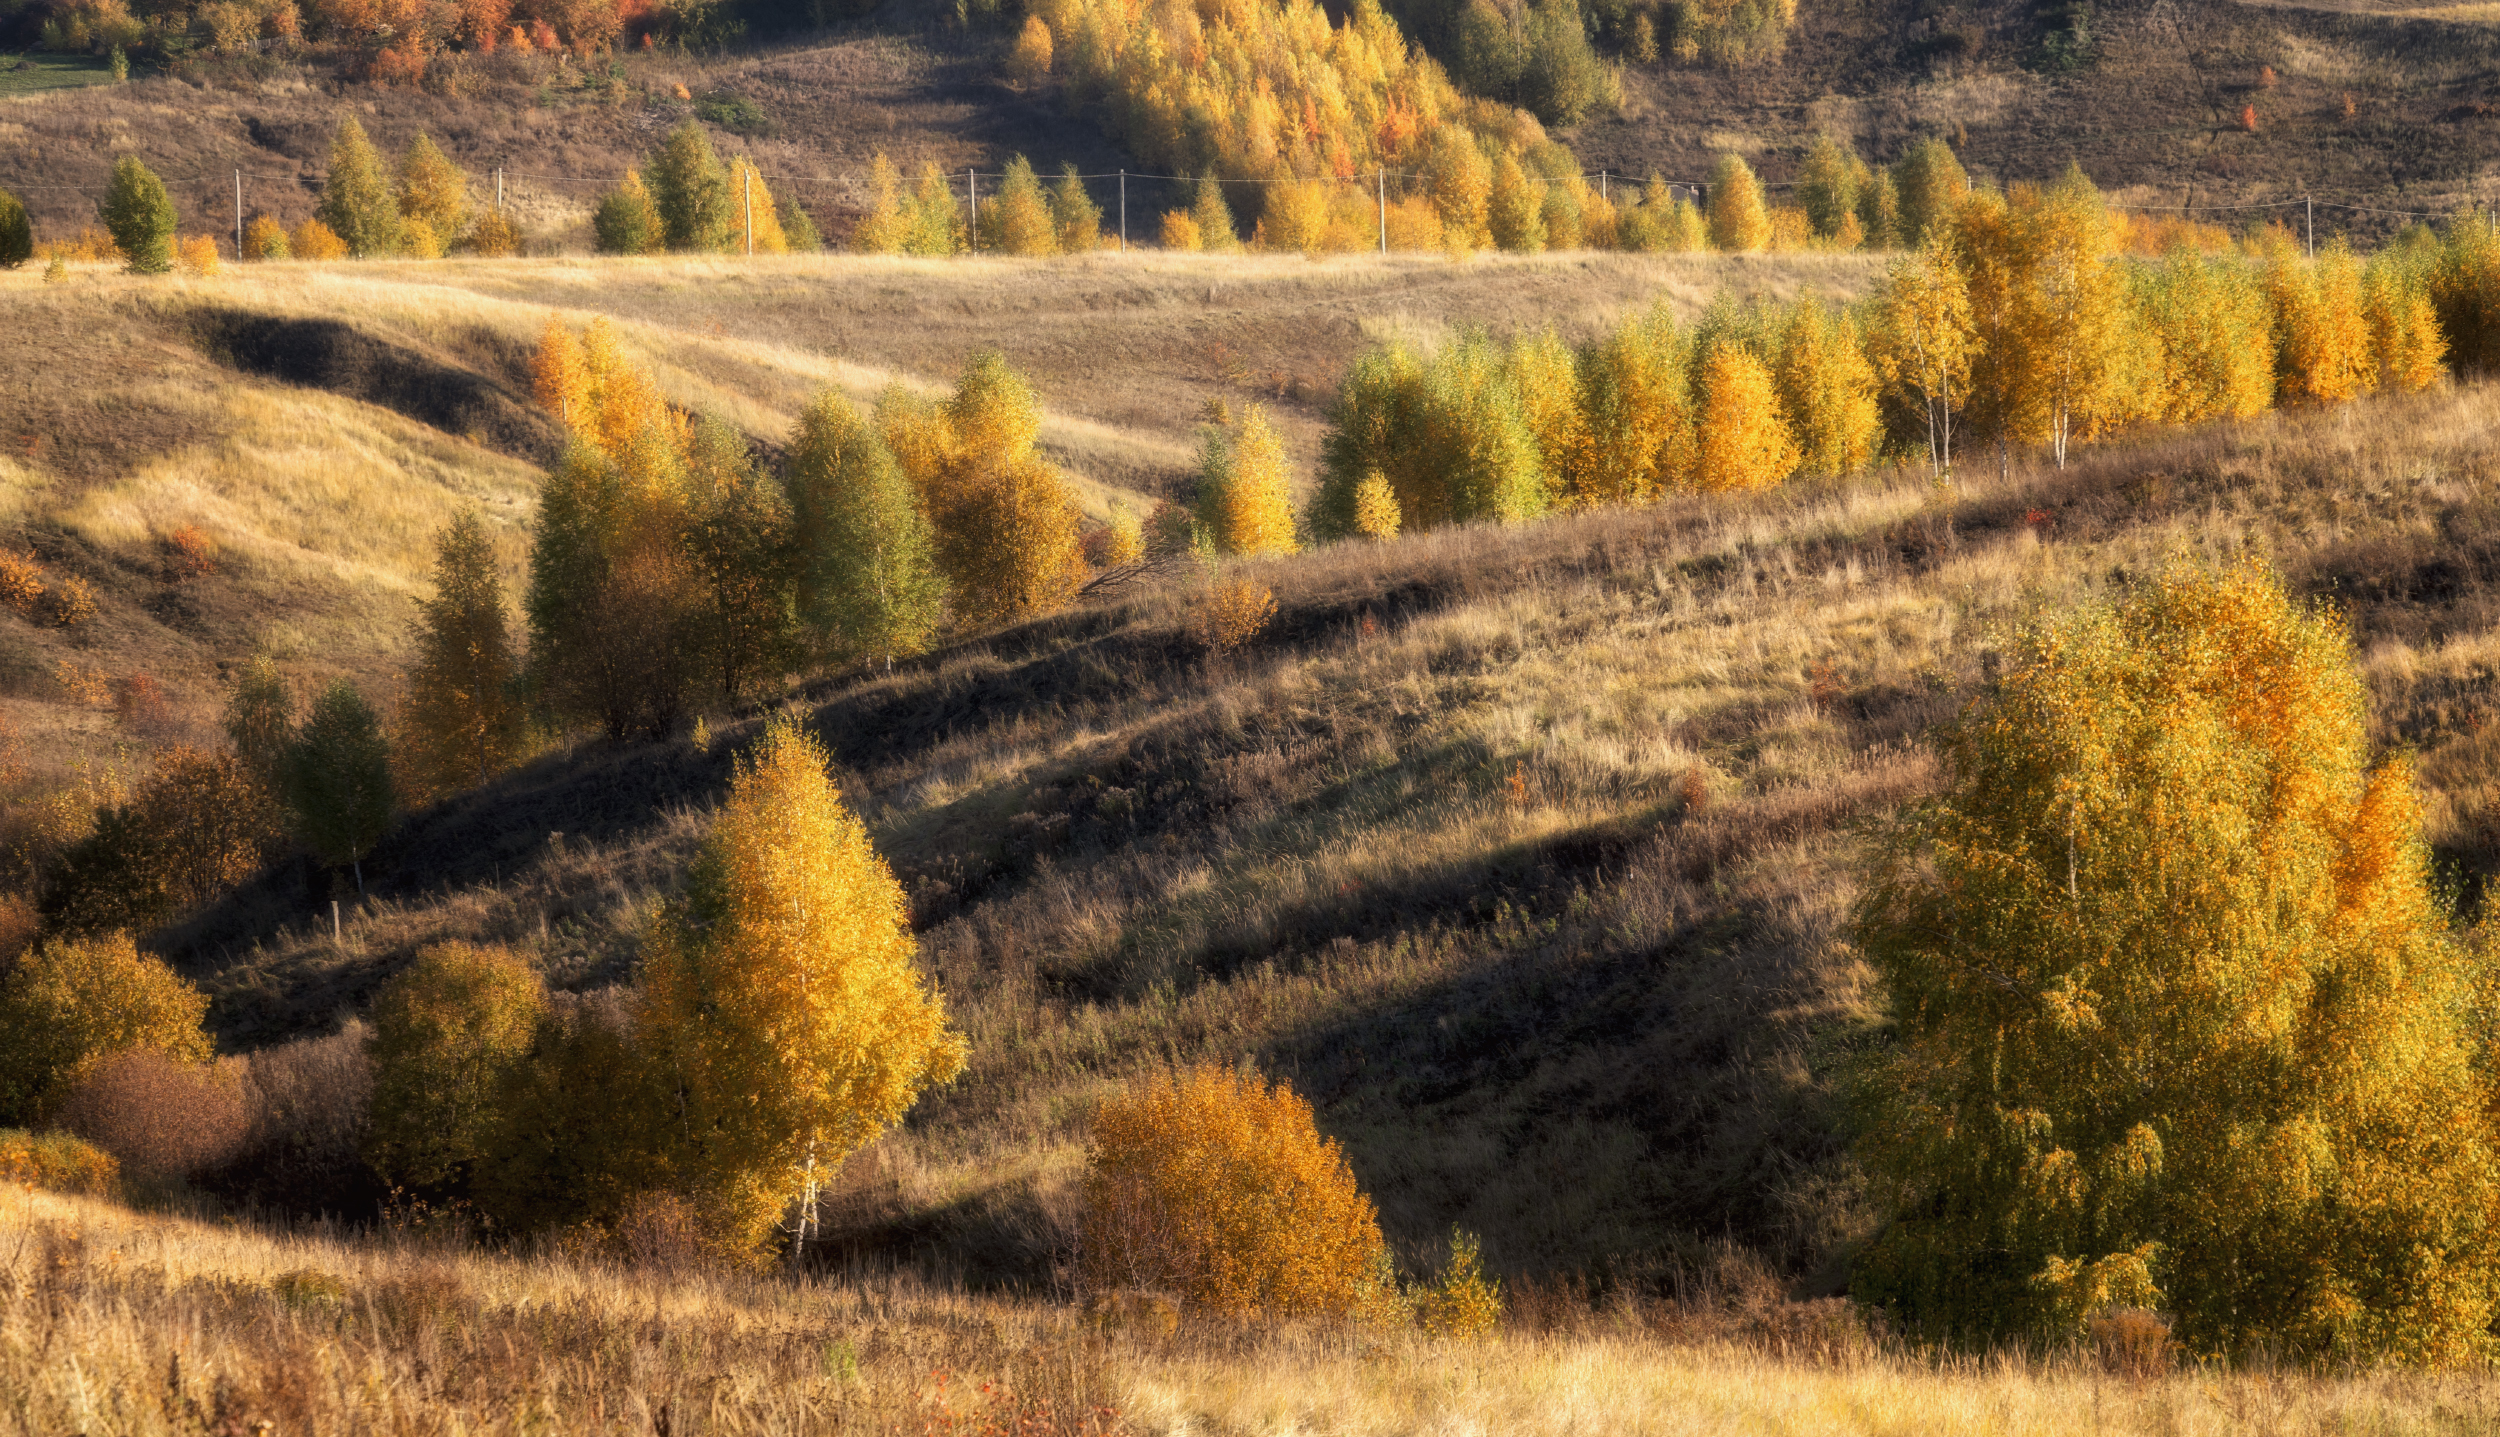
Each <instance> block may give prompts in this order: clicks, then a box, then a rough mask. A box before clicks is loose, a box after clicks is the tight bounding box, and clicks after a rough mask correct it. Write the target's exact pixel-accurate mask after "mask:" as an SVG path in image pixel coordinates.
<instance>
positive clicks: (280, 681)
mask: <svg viewBox="0 0 2500 1437" xmlns="http://www.w3.org/2000/svg"><path fill="white" fill-rule="evenodd" d="M225 730H226V738H227V740H228V741H229V742H231V743H233V745H234V752H235V757H237V758H239V759H241V760H242V761H243V767H244V769H245V771H246V772H248V773H250V774H251V776H252V777H253V778H254V779H255V780H257V781H258V782H259V783H260V785H261V786H262V787H263V788H266V789H268V790H269V791H270V792H271V793H273V794H274V793H276V792H278V790H279V773H280V771H281V770H282V769H283V768H284V766H285V763H286V748H287V745H288V744H289V743H292V742H293V741H294V738H295V695H294V693H293V691H292V690H290V689H289V688H288V687H287V682H286V676H285V675H284V674H281V673H279V672H278V661H277V660H276V659H274V658H271V657H270V656H269V655H268V654H266V653H259V654H254V655H252V657H250V658H249V659H246V660H245V661H244V663H243V666H242V668H241V669H240V670H239V671H238V672H237V673H236V674H235V676H234V692H233V693H231V694H228V695H227V696H226V716H225Z"/></svg>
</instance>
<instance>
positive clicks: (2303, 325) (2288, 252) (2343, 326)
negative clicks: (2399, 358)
mask: <svg viewBox="0 0 2500 1437" xmlns="http://www.w3.org/2000/svg"><path fill="white" fill-rule="evenodd" d="M2262 282H2263V284H2264V286H2265V290H2266V297H2267V298H2268V299H2269V300H2271V301H2272V302H2273V305H2274V318H2275V386H2276V391H2277V392H2278V393H2279V394H2280V395H2281V396H2282V398H2283V399H2284V401H2285V402H2287V403H2308V404H2341V403H2342V402H2344V401H2345V400H2347V399H2350V398H2352V397H2353V396H2354V395H2356V394H2359V393H2361V392H2362V390H2363V389H2365V388H2366V387H2367V385H2368V381H2369V377H2370V368H2371V354H2370V327H2369V321H2368V317H2367V316H2366V314H2365V313H2364V312H2363V298H2362V288H2361V265H2360V262H2359V261H2358V260H2356V259H2354V258H2353V254H2352V250H2351V249H2350V248H2349V247H2348V246H2346V245H2345V244H2344V242H2343V241H2342V240H2340V239H2339V240H2335V241H2332V242H2330V243H2329V244H2328V245H2327V246H2326V248H2325V249H2324V250H2323V251H2322V252H2321V253H2320V254H2319V255H2318V258H2317V259H2316V260H2315V261H2314V262H2311V261H2307V260H2304V259H2302V258H2301V256H2300V254H2299V252H2298V251H2297V250H2296V249H2295V248H2294V247H2293V246H2292V244H2291V243H2290V241H2289V240H2288V239H2287V238H2283V237H2279V236H2278V237H2276V238H2275V239H2274V240H2273V241H2272V242H2271V243H2270V244H2269V246H2268V248H2267V254H2266V258H2265V267H2264V270H2263V280H2262Z"/></svg>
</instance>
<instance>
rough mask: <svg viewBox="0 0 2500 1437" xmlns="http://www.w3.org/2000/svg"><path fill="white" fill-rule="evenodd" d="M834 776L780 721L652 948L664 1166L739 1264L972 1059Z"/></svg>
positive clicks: (794, 1224)
mask: <svg viewBox="0 0 2500 1437" xmlns="http://www.w3.org/2000/svg"><path fill="white" fill-rule="evenodd" d="M825 766H826V758H825V753H824V750H823V749H822V748H820V747H818V746H817V744H816V742H815V741H814V740H813V739H811V738H809V737H808V736H807V734H806V733H805V732H804V731H802V730H801V729H800V728H798V727H797V726H796V725H795V724H791V723H788V722H786V721H782V720H775V721H774V722H772V723H771V724H769V725H767V726H766V728H765V730H764V735H763V737H762V738H761V739H760V740H759V741H758V742H757V744H756V746H755V749H754V751H753V752H752V753H750V754H749V755H747V756H745V757H744V758H742V759H741V761H740V762H739V765H738V773H737V777H736V779H735V780H734V781H733V783H732V785H731V788H730V794H729V798H728V801H727V802H726V803H724V804H723V805H722V806H721V809H720V812H719V815H718V816H717V817H716V818H714V819H713V821H712V831H711V834H710V835H709V836H708V837H707V838H706V839H705V840H704V845H703V851H702V854H701V856H700V857H699V858H698V859H697V860H696V862H695V866H694V869H693V871H692V872H691V873H690V874H689V875H688V877H687V881H686V889H685V892H684V894H683V896H681V897H679V898H677V899H675V900H673V901H671V902H670V903H669V904H668V905H667V906H666V907H665V908H664V909H663V910H662V911H661V913H660V915H659V916H658V918H657V919H655V920H654V921H653V923H652V925H651V929H650V931H649V933H648V934H647V935H646V937H645V940H644V947H643V955H642V969H641V976H642V1002H641V1016H640V1032H641V1036H642V1041H643V1042H644V1043H645V1044H646V1045H647V1046H648V1049H649V1051H650V1053H651V1055H652V1059H653V1061H656V1062H658V1063H660V1064H662V1065H663V1071H664V1073H665V1076H666V1080H667V1082H668V1084H669V1086H670V1088H671V1089H672V1090H673V1094H674V1102H673V1105H672V1112H673V1114H674V1120H673V1122H672V1123H671V1125H670V1132H669V1134H668V1138H667V1142H668V1146H669V1149H670V1152H671V1162H670V1167H671V1169H672V1170H673V1171H674V1172H675V1174H676V1175H677V1178H678V1181H679V1182H680V1183H681V1184H682V1186H683V1187H684V1188H685V1189H686V1195H687V1196H688V1197H689V1198H690V1199H691V1200H692V1201H693V1202H694V1204H695V1207H696V1210H697V1212H698V1213H699V1214H700V1215H701V1217H702V1220H703V1223H704V1226H705V1230H706V1232H707V1234H708V1236H709V1238H710V1240H711V1241H712V1242H713V1243H714V1244H715V1245H716V1246H717V1247H718V1248H720V1249H721V1250H722V1251H724V1252H726V1253H741V1252H744V1253H752V1252H754V1251H756V1250H757V1248H758V1247H759V1246H760V1244H761V1243H762V1242H763V1240H764V1239H765V1237H766V1235H767V1234H768V1233H770V1232H771V1231H772V1229H773V1227H774V1225H775V1223H776V1222H779V1221H780V1220H782V1218H783V1217H784V1215H785V1214H788V1215H789V1218H790V1220H789V1225H788V1236H789V1239H790V1244H791V1248H792V1251H793V1252H794V1253H795V1252H797V1251H798V1250H799V1249H800V1248H801V1246H802V1245H803V1244H804V1243H805V1241H806V1239H807V1237H808V1236H809V1234H810V1233H811V1232H812V1230H813V1224H814V1221H815V1213H814V1207H815V1199H816V1193H817V1188H818V1185H819V1183H820V1182H821V1180H822V1178H823V1176H824V1175H825V1174H826V1173H827V1172H828V1171H830V1170H831V1168H832V1167H834V1166H835V1165H837V1164H839V1163H840V1162H841V1160H842V1159H843V1158H845V1157H847V1156H849V1155H850V1154H851V1153H852V1152H854V1151H856V1150H857V1149H858V1148H859V1147H860V1146H861V1145H862V1144H864V1143H866V1142H868V1141H869V1140H870V1139H871V1138H874V1137H875V1136H876V1135H877V1134H878V1133H879V1132H881V1131H883V1130H884V1129H885V1128H887V1127H890V1126H892V1125H893V1124H894V1123H896V1122H899V1121H900V1120H901V1119H902V1116H903V1114H904V1112H905V1111H906V1110H908V1109H909V1108H910V1107H911V1105H912V1103H913V1101H914V1100H915V1099H917V1098H918V1097H919V1095H920V1093H921V1092H922V1090H924V1089H926V1088H927V1087H929V1086H930V1085H931V1084H936V1083H945V1082H949V1081H952V1080H953V1078H954V1077H955V1075H956V1074H957V1073H959V1072H961V1071H962V1069H963V1065H964V1041H963V1039H962V1038H961V1037H960V1036H959V1035H957V1034H956V1033H955V1032H953V1031H952V1030H950V1029H949V1028H948V1027H947V1025H946V1006H945V1002H944V1000H943V999H942V998H941V997H940V996H939V995H938V993H937V992H936V991H935V989H934V988H933V987H932V986H931V985H930V984H929V982H928V980H927V979H926V978H925V977H923V976H922V974H921V971H920V968H919V966H918V964H917V962H916V961H915V960H916V958H917V954H918V945H917V943H916V942H915V941H914V940H913V938H912V933H911V910H910V904H909V903H908V901H907V900H906V899H905V898H904V896H903V888H902V885H901V884H900V883H897V882H896V881H895V878H894V872H893V870H892V869H890V868H888V867H887V866H886V862H885V860H884V859H883V858H880V857H879V856H878V855H877V851H876V849H875V848H873V847H872V846H871V845H870V844H869V841H868V830H867V828H866V827H865V826H864V825H862V824H861V823H860V821H859V819H858V818H857V817H855V816H854V815H853V814H852V813H851V811H850V810H849V809H848V808H847V807H845V806H844V805H843V803H842V797H841V795H840V793H838V792H837V791H836V790H835V788H834V786H833V781H832V779H831V778H830V777H828V776H827V774H826V771H825Z"/></svg>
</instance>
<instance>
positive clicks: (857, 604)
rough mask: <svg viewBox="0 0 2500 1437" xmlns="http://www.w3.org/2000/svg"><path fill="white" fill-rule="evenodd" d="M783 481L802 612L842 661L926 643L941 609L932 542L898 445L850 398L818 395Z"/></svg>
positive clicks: (913, 649) (903, 654)
mask: <svg viewBox="0 0 2500 1437" xmlns="http://www.w3.org/2000/svg"><path fill="white" fill-rule="evenodd" d="M782 483H783V487H784V492H785V493H786V494H787V496H788V499H789V504H790V512H791V528H792V533H793V540H794V543H795V546H796V548H797V553H798V605H799V613H800V615H801V617H802V619H803V620H804V622H805V623H806V624H807V625H808V627H809V629H810V630H811V631H812V633H813V635H814V637H815V639H816V642H817V644H818V645H819V647H820V648H821V649H822V650H823V651H824V652H825V653H826V654H828V655H829V656H832V657H835V658H837V659H842V660H852V661H871V662H873V661H877V660H883V661H885V662H887V663H892V662H893V661H894V660H895V659H898V658H908V657H910V656H912V655H913V654H917V653H921V652H923V651H925V650H926V649H927V648H928V646H929V642H930V640H931V639H932V638H933V637H934V636H935V635H936V633H937V629H938V625H939V622H940V620H941V618H942V617H943V611H944V604H945V584H944V583H943V581H941V580H940V579H939V578H938V573H937V561H936V555H935V540H934V538H933V536H932V534H931V532H930V529H929V521H928V519H927V518H926V517H924V516H923V515H922V514H921V512H920V506H919V504H918V502H917V501H916V499H915V497H914V495H913V493H912V486H911V481H910V480H909V479H908V478H907V477H905V475H904V473H903V469H902V466H901V465H900V464H898V463H897V462H896V461H895V458H894V453H893V451H892V450H890V449H888V448H887V447H886V445H885V441H884V439H883V438H882V437H880V436H879V435H878V433H877V431H876V428H875V426H873V425H871V424H870V423H869V422H868V421H867V419H866V418H865V417H864V416H863V415H861V414H860V412H859V411H858V410H857V409H856V408H854V407H853V406H852V405H851V403H850V401H849V400H846V399H844V398H843V397H842V396H840V395H838V394H835V393H832V392H830V391H828V392H826V393H824V394H820V395H818V396H817V398H816V402H815V403H813V404H811V405H809V406H808V409H807V412H806V413H805V414H802V415H801V416H800V417H799V423H798V429H797V431H796V432H795V433H793V434H792V435H791V436H790V458H789V462H788V464H787V466H786V467H785V468H784V470H783V477H782Z"/></svg>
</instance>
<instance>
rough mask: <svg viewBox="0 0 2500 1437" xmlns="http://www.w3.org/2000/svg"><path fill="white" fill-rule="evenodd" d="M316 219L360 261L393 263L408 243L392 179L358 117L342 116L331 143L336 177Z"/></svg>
mask: <svg viewBox="0 0 2500 1437" xmlns="http://www.w3.org/2000/svg"><path fill="white" fill-rule="evenodd" d="M314 217H315V218H317V219H319V220H320V221H321V223H322V224H323V225H324V226H325V227H326V228H328V230H329V231H330V233H332V234H334V235H336V236H338V238H339V241H340V242H341V243H342V244H345V245H346V246H347V252H348V253H349V254H350V255H353V256H354V257H356V258H357V259H384V258H388V257H390V256H392V255H395V254H398V253H399V251H400V247H401V245H402V244H403V243H405V239H406V236H405V233H404V231H403V227H402V224H401V221H400V213H399V197H398V195H397V194H396V193H395V192H394V187H393V185H392V184H391V177H390V174H389V172H388V171H387V170H386V169H385V168H384V167H383V164H382V156H381V155H380V154H379V153H378V152H377V151H376V150H375V149H374V148H373V142H372V141H371V140H369V139H366V138H365V127H364V126H363V125H361V124H358V123H357V122H356V117H355V116H354V115H341V116H340V117H339V128H338V133H337V134H336V135H335V136H333V137H332V139H331V141H330V177H329V179H328V181H327V182H326V183H325V184H324V185H323V187H322V191H321V207H320V208H319V209H318V210H316V211H314ZM302 248H303V246H301V245H298V246H297V249H298V250H301V249H302Z"/></svg>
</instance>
